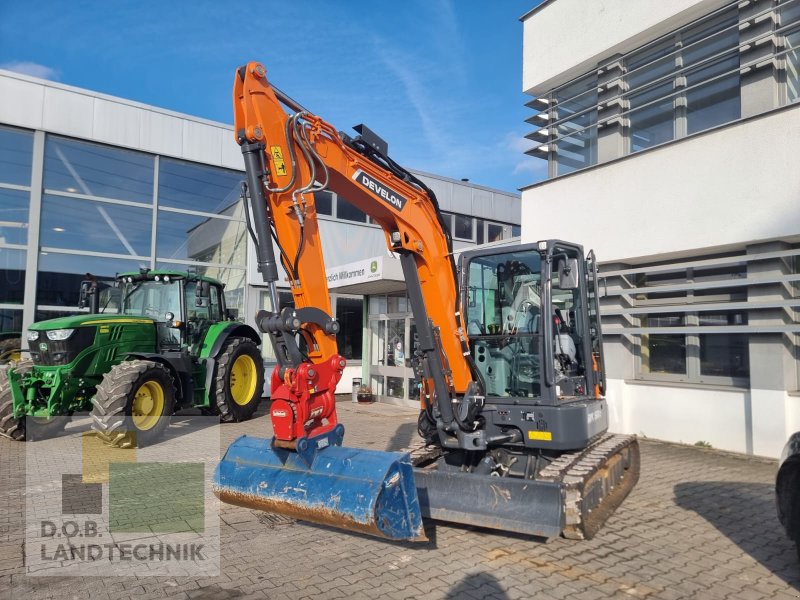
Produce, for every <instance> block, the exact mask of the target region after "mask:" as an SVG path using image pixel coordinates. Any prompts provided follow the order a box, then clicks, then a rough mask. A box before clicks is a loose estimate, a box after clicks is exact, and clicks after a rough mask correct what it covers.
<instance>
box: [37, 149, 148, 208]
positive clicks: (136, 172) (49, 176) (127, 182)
mask: <svg viewBox="0 0 800 600" xmlns="http://www.w3.org/2000/svg"><path fill="white" fill-rule="evenodd" d="M153 165H154V159H153V156H152V155H149V154H144V153H143V152H134V151H132V150H123V149H121V148H112V147H110V146H103V145H101V144H93V143H90V142H81V141H77V140H72V139H68V138H61V137H57V136H47V143H46V144H45V152H44V187H45V188H46V189H47V190H48V191H51V192H66V193H68V194H82V195H84V196H94V197H98V198H110V199H113V200H126V201H128V202H137V203H142V204H153V170H154V169H153Z"/></svg>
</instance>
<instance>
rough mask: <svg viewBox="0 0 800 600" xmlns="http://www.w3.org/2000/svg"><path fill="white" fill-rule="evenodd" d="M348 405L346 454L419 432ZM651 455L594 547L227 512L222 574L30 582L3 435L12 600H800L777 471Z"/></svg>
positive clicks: (18, 480)
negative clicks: (363, 529) (394, 534)
mask: <svg viewBox="0 0 800 600" xmlns="http://www.w3.org/2000/svg"><path fill="white" fill-rule="evenodd" d="M338 408H339V414H340V419H341V421H342V422H343V423H344V424H345V427H346V428H347V434H346V436H345V440H346V443H347V444H348V445H352V446H359V447H366V448H375V449H381V450H383V449H386V450H391V449H399V448H402V447H404V446H406V445H407V444H409V443H410V442H411V441H412V440H413V439H414V436H415V435H416V432H415V423H416V418H415V415H414V414H413V413H412V412H409V411H407V410H405V409H401V408H398V407H393V406H387V405H378V404H373V405H354V404H351V403H349V402H340V403H339V404H338ZM269 432H270V425H269V419H268V417H267V415H266V412H265V410H263V409H262V410H260V411H259V414H258V417H257V418H256V419H254V420H252V421H250V422H248V423H240V424H227V425H222V426H221V446H222V449H223V450H224V448H226V447H227V445H228V444H229V443H230V442H231V441H232V440H233V439H235V438H236V437H238V436H239V435H241V434H243V433H247V434H250V435H261V436H265V437H266V436H267V435H269ZM640 443H641V450H642V474H641V479H640V481H639V483H638V485H637V486H636V488H635V489H634V490H633V492H632V493H631V495H630V496H629V497H628V498H627V499H626V500H625V502H624V503H623V504H622V506H621V507H620V508H619V509H618V510H617V511H616V513H615V514H614V515H613V516H612V517H611V518H610V519H609V521H608V522H607V523H606V525H605V526H604V528H603V529H602V530H601V531H600V532H599V533H598V534H597V536H596V537H595V538H594V539H593V540H590V541H571V540H565V539H557V540H553V541H551V542H549V543H544V542H543V541H541V540H538V539H531V538H530V537H527V536H523V535H514V534H508V533H502V532H496V531H490V530H482V529H479V528H475V527H466V526H455V525H450V524H446V523H441V522H437V523H427V524H426V530H427V533H428V536H429V538H430V542H428V543H425V544H412V543H391V542H386V541H382V540H378V539H374V538H371V537H367V536H363V535H357V534H351V533H344V532H340V531H336V530H334V529H331V528H328V527H322V526H317V525H311V524H306V523H300V522H290V523H285V522H275V521H274V520H270V519H269V518H267V517H265V515H264V514H263V513H258V512H256V511H252V510H249V509H244V508H238V507H233V506H227V505H224V506H223V507H222V510H221V514H220V517H221V521H222V523H221V525H222V527H221V536H222V574H221V576H219V577H207V578H197V577H182V578H175V577H142V578H134V577H33V576H28V575H26V574H25V567H24V565H23V559H22V556H23V546H22V542H23V534H24V531H23V528H24V512H25V497H24V486H25V473H24V468H25V454H24V445H23V444H20V443H14V442H11V441H9V440H6V439H4V438H0V599H5V598H10V599H17V598H25V599H26V600H38V599H44V598H81V599H83V598H87V597H89V598H91V599H92V600H101V599H107V598H108V599H111V598H114V599H124V598H136V599H146V598H163V597H168V598H176V599H187V600H189V599H191V600H213V599H222V600H225V599H239V598H275V599H277V598H298V599H300V598H326V599H327V598H331V599H335V598H348V599H350V598H390V599H396V600H401V599H404V598H409V599H414V600H427V599H443V598H467V599H469V598H475V599H478V600H480V599H484V598H494V599H497V600H516V599H521V598H537V599H548V598H555V599H560V598H570V599H574V600H594V599H600V598H611V597H614V598H628V599H630V598H648V599H653V600H656V599H659V600H673V599H678V598H696V599H698V600H702V599H706V598H708V599H711V600H714V599H726V600H737V599H740V600H757V599H760V598H772V599H776V600H783V599H789V598H800V592H799V591H798V590H800V566H799V565H798V561H797V555H796V553H795V551H794V548H793V547H792V546H791V544H790V542H789V541H788V540H787V539H786V537H785V535H784V532H783V530H782V529H781V528H780V525H779V523H778V521H777V518H776V516H775V505H774V499H773V482H774V477H775V473H776V470H777V464H776V462H775V461H771V460H766V459H757V458H745V457H742V456H738V455H732V454H726V453H722V452H717V451H714V450H708V449H701V448H693V447H682V446H677V445H673V444H666V443H662V442H657V441H652V440H641V442H640Z"/></svg>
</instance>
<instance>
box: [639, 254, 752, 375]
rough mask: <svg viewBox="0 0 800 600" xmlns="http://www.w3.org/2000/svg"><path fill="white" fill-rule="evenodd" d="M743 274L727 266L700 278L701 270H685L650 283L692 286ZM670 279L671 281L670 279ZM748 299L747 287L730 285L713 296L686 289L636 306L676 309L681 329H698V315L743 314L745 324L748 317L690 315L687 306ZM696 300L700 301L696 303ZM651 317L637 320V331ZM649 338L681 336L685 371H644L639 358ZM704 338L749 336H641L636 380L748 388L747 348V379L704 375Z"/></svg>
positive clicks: (737, 266)
mask: <svg viewBox="0 0 800 600" xmlns="http://www.w3.org/2000/svg"><path fill="white" fill-rule="evenodd" d="M742 270H743V272H744V273H745V275H746V271H747V267H746V264H744V263H738V264H733V265H729V266H728V267H725V268H723V269H718V270H717V271H719V272H718V273H712V274H708V270H706V273H705V274H703V269H698V270H697V271H698V272H695V268H693V267H687V268H686V269H676V270H675V271H674V272H670V273H669V274H668V275H667V276H666V277H664V276H660V277H659V276H656V277H653V276H651V277H650V279H651V280H655V281H659V282H661V283H669V282H685V283H689V284H691V283H695V282H701V281H712V280H715V279H724V280H726V281H727V280H728V279H731V276H735V274H737V273H742ZM670 276H671V277H670ZM646 280H647V274H643V275H642V279H640V280H639V281H637V287H640V286H642V284H645V285H646V283H645V282H646ZM652 288H653V292H651V293H654V294H659V292H658V285H653V286H652ZM681 293H684V294H685V296H681V295H679V294H681ZM746 298H747V288H746V287H739V286H736V284H735V283H732V285H731V287H730V288H727V287H726V288H721V289H720V290H715V293H714V294H713V295H702V294H696V293H695V290H693V289H687V290H686V291H685V292H676V295H675V296H673V297H656V298H645V299H641V298H640V299H638V300H637V303H636V306H637V308H638V307H647V306H652V307H653V308H656V307H658V308H670V307H675V308H676V309H679V310H676V311H675V314H680V315H681V316H682V317H683V323H682V325H681V326H680V327H699V326H700V315H702V314H721V313H728V312H735V313H742V314H743V315H744V319H745V321H746V320H747V318H748V313H747V311H746V310H741V311H739V310H733V311H731V310H726V309H719V310H716V311H708V312H706V311H700V310H696V311H691V310H685V307H686V306H691V305H697V306H702V304H703V303H705V302H714V303H718V302H734V301H741V300H746ZM698 299H699V301H698ZM653 314H658V315H662V316H663V315H670V314H673V313H671V312H668V311H659V312H657V313H653ZM650 316H651V313H645V314H642V315H640V316H639V326H640V327H647V319H648V318H649V317H650ZM650 335H675V336H683V339H684V345H685V349H686V358H685V360H686V371H685V373H683V374H679V373H652V372H650V371H647V370H645V367H644V358H643V354H642V350H643V347H644V346H645V344H646V343H647V342H648V340H649V336H650ZM704 335H742V336H745V338H746V339H748V341H749V337H748V335H749V334H746V333H744V334H733V333H728V334H726V333H725V332H720V333H713V332H711V333H699V332H698V333H682V332H681V331H676V332H675V333H674V334H668V333H664V334H647V333H641V334H637V335H635V336H634V338H633V339H634V353H633V354H634V368H635V378H636V379H637V380H641V381H653V382H659V381H660V382H673V383H687V384H697V385H718V386H726V387H735V388H748V387H749V386H750V356H749V347H748V349H747V352H748V354H747V365H748V366H747V369H748V375H747V377H735V376H724V375H704V374H703V372H702V364H701V347H702V340H701V337H702V336H704Z"/></svg>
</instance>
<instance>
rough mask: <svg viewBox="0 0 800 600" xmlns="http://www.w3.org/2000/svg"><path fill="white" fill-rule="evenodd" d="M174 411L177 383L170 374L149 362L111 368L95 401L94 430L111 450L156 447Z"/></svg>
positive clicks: (93, 407) (161, 366)
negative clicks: (154, 445) (153, 445)
mask: <svg viewBox="0 0 800 600" xmlns="http://www.w3.org/2000/svg"><path fill="white" fill-rule="evenodd" d="M174 409H175V383H174V381H173V380H172V375H171V374H170V372H169V370H168V369H167V368H166V367H165V366H164V365H162V364H160V363H157V362H154V361H149V360H131V361H127V362H123V363H120V364H118V365H115V366H114V367H112V368H111V370H110V371H109V372H108V373H106V374H105V375H104V376H103V381H101V382H100V385H98V386H97V393H96V394H95V396H94V398H92V429H94V430H95V432H97V436H98V437H99V438H100V439H102V440H103V441H104V442H105V443H106V444H108V445H109V446H114V447H116V448H135V447H137V446H138V447H140V448H141V447H144V446H148V445H150V444H153V443H155V442H156V441H157V440H158V439H159V438H160V437H161V435H162V434H163V433H164V429H166V427H167V425H168V424H169V417H170V416H171V415H172V413H173V412H174Z"/></svg>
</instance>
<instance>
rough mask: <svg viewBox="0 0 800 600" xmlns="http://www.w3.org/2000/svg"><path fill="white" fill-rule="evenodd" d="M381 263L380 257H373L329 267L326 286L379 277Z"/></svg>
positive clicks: (362, 281) (348, 283)
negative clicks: (332, 267)
mask: <svg viewBox="0 0 800 600" xmlns="http://www.w3.org/2000/svg"><path fill="white" fill-rule="evenodd" d="M382 264H383V263H382V260H381V259H380V258H373V259H367V260H360V261H358V262H354V263H349V264H346V265H342V266H341V267H336V268H334V269H329V270H328V271H327V277H328V286H329V287H333V288H336V287H342V286H346V285H355V284H358V283H365V282H367V281H373V280H376V279H380V278H381V277H382V275H383V272H382V271H383V269H382Z"/></svg>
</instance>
